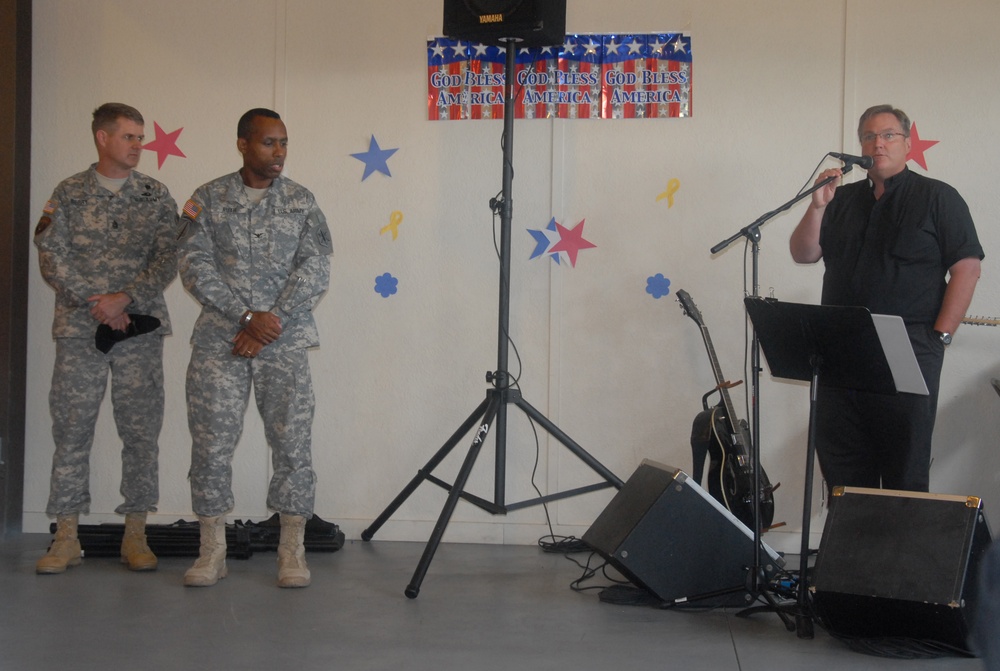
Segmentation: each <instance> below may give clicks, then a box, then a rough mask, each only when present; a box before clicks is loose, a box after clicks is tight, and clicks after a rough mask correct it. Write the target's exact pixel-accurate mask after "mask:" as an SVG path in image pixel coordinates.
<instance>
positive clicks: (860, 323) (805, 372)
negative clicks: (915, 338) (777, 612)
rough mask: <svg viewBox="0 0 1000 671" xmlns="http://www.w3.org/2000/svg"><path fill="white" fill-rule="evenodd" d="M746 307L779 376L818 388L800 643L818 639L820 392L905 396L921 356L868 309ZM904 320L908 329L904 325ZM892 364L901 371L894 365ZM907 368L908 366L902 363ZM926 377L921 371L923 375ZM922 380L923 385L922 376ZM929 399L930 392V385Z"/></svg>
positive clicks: (760, 302) (812, 415) (767, 302)
mask: <svg viewBox="0 0 1000 671" xmlns="http://www.w3.org/2000/svg"><path fill="white" fill-rule="evenodd" d="M743 302H744V304H745V305H746V309H747V314H748V315H749V316H750V321H751V322H752V323H753V327H754V330H755V331H756V333H757V335H758V337H759V339H760V345H761V349H762V350H763V352H764V358H765V359H766V360H767V364H768V366H769V367H770V369H771V375H773V376H774V377H780V378H786V379H790V380H808V381H809V383H810V384H809V437H808V441H807V449H806V472H805V493H804V497H803V503H802V545H801V550H800V556H801V560H800V561H801V566H800V569H799V584H798V594H797V596H798V609H797V610H798V612H797V613H796V616H795V625H796V626H795V629H796V632H797V634H798V636H799V638H812V636H813V626H812V624H813V623H812V613H811V609H810V608H809V603H808V565H809V521H810V517H811V516H812V490H813V461H814V459H815V455H816V390H817V387H818V386H819V384H820V378H821V377H822V382H823V384H824V385H826V386H831V387H843V388H847V389H857V390H859V391H870V392H876V393H883V394H894V393H896V392H897V377H896V376H897V375H899V376H900V378H902V377H903V375H904V374H905V373H910V374H912V373H913V370H912V367H913V366H916V365H917V364H916V357H915V356H914V355H913V348H912V346H911V345H910V341H909V339H908V338H907V337H906V331H905V329H901V328H900V329H897V330H896V331H895V332H893V333H891V334H888V333H885V332H882V333H880V332H879V330H878V329H877V328H876V325H875V321H874V320H873V317H872V314H871V313H870V312H869V311H868V309H867V308H863V307H846V306H836V305H804V304H801V303H782V302H780V301H777V300H774V299H772V298H757V297H753V296H748V297H746V298H744V299H743ZM899 321H900V324H899V326H900V327H902V323H901V322H902V320H899ZM907 350H908V352H907ZM900 353H901V354H902V356H899V355H900ZM887 354H888V356H887ZM907 354H908V356H907ZM890 359H891V360H892V361H893V366H890ZM900 361H903V362H904V363H898V362H900ZM894 366H901V367H906V368H908V369H905V370H901V369H896V368H894ZM919 370H920V369H919V367H917V368H916V372H918V373H919ZM920 379H921V381H922V377H921V378H920ZM907 391H909V389H907ZM914 391H916V390H914ZM916 393H920V392H919V391H916ZM923 393H924V394H926V393H927V391H926V386H925V387H924V390H923Z"/></svg>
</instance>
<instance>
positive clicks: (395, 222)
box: [378, 210, 403, 240]
mask: <svg viewBox="0 0 1000 671" xmlns="http://www.w3.org/2000/svg"><path fill="white" fill-rule="evenodd" d="M401 223H403V213H402V212H400V211H399V210H394V211H393V213H392V214H390V215H389V223H388V224H386V225H385V226H383V227H382V228H381V230H379V232H378V234H379V235H382V234H383V233H385V232H386V231H392V239H393V240H395V239H396V238H397V237H399V225H400V224H401Z"/></svg>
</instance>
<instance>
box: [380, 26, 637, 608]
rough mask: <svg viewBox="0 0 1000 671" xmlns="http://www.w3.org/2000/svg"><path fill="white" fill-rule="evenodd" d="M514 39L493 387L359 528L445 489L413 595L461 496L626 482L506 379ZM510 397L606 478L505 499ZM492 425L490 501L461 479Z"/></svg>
mask: <svg viewBox="0 0 1000 671" xmlns="http://www.w3.org/2000/svg"><path fill="white" fill-rule="evenodd" d="M517 41H518V40H514V39H502V40H501V43H506V44H505V46H506V69H505V71H504V74H505V77H504V119H503V142H502V146H503V189H502V192H501V193H502V196H501V197H500V198H499V199H495V200H494V201H492V202H491V208H492V209H494V211H496V208H495V207H494V205H495V204H496V205H498V206H499V209H500V222H501V225H500V305H499V319H498V322H499V325H498V338H497V340H498V345H497V370H496V371H494V372H490V373H487V376H486V379H487V381H488V382H490V383H492V384H493V388H492V389H489V390H487V392H486V398H485V399H484V400H483V402H482V403H480V404H479V406H478V407H477V408H476V409H475V410H474V411H473V412H472V414H470V415H469V417H468V418H467V419H466V420H465V422H464V423H463V424H462V425H461V426H460V427H459V428H458V430H457V431H455V433H454V434H452V436H451V437H450V438H449V439H448V440H447V441H446V442H445V443H444V445H442V446H441V448H440V449H439V450H438V451H437V452H436V453H435V454H434V456H432V457H431V458H430V460H429V461H428V462H427V463H426V464H425V465H424V467H423V468H422V469H420V470H419V471H417V475H416V476H414V477H413V479H412V480H410V482H409V484H407V485H406V487H404V488H403V490H402V491H401V492H400V493H399V494H398V495H397V496H396V498H395V499H393V500H392V502H391V503H390V504H389V505H388V507H386V509H385V510H384V511H383V512H382V514H381V515H379V516H378V518H377V519H376V520H375V521H374V522H372V524H371V526H369V527H368V528H367V529H365V530H364V531H363V532H362V533H361V538H362V540H365V541H370V540H371V539H372V537H373V536H374V535H375V532H376V531H378V529H379V528H380V527H381V526H382V525H383V524H384V523H385V522H386V521H387V520H388V519H389V518H390V517H391V516H392V514H393V513H394V512H395V511H396V510H397V509H398V508H399V506H401V505H402V504H403V502H404V501H406V499H407V498H409V496H410V494H412V493H413V492H414V491H416V489H417V487H419V486H420V484H421V483H423V482H424V481H425V480H426V481H430V482H432V483H434V484H436V485H438V486H440V487H442V488H444V489H446V490H448V498H447V500H446V501H445V504H444V508H443V509H442V510H441V514H440V516H439V517H438V520H437V523H436V524H435V525H434V529H433V531H432V533H431V536H430V539H429V540H428V541H427V545H426V546H425V548H424V553H423V555H422V556H421V558H420V562H419V563H418V564H417V568H416V570H415V571H414V573H413V578H412V580H410V583H409V585H407V587H406V590H405V591H404V593H405V594H406V596H407V597H409V598H411V599H414V598H416V597H417V594H419V592H420V585H421V583H422V582H423V579H424V576H425V575H426V573H427V569H428V568H429V567H430V563H431V560H432V559H433V558H434V553H435V552H436V551H437V548H438V545H439V544H440V542H441V538H442V536H444V532H445V529H446V527H447V526H448V522H449V521H450V520H451V516H452V513H454V511H455V507H456V506H457V505H458V500H459V499H464V500H466V501H468V502H470V503H473V504H474V505H476V506H478V507H479V508H482V509H483V510H485V511H487V512H489V513H491V514H494V515H503V514H506V513H507V512H508V511H511V510H516V509H520V508H525V507H527V506H531V505H537V504H544V503H547V502H549V501H556V500H558V499H563V498H567V497H570V496H575V495H577V494H584V493H587V492H593V491H596V490H599V489H604V488H606V487H616V488H618V489H621V488H622V487H623V486H624V485H625V483H624V482H622V480H621V479H619V478H618V477H617V476H615V474H614V473H612V472H611V471H609V470H608V469H607V468H605V467H604V466H603V465H601V463H600V462H599V461H597V459H595V458H594V457H592V456H591V455H590V454H588V453H587V452H586V451H585V450H584V449H583V448H582V447H580V446H579V445H577V444H576V443H575V442H573V440H572V439H571V438H570V437H569V436H567V435H566V434H565V433H563V432H562V431H560V430H559V428H558V427H557V426H556V425H555V424H553V423H552V422H551V421H549V420H548V419H547V418H546V417H545V416H544V415H542V413H540V412H539V411H538V410H536V409H535V408H533V407H532V406H531V404H529V403H528V402H527V401H525V400H524V398H523V397H522V396H521V392H520V391H518V390H517V389H514V388H513V387H512V386H511V385H510V384H509V382H508V378H509V375H508V371H507V359H508V348H509V346H510V344H509V337H508V335H507V334H508V326H509V322H510V283H509V278H510V244H511V242H510V241H511V210H512V206H511V202H512V201H511V184H512V181H513V177H514V163H513V158H512V157H513V144H514V142H513V137H514V98H515V94H514V77H513V73H514V65H515V55H516V52H517V49H516V48H515V46H514V44H515V42H517ZM497 201H499V202H497ZM510 403H513V404H514V405H516V406H517V407H518V408H520V409H521V410H522V411H524V413H525V414H526V415H528V417H530V418H531V419H532V420H534V421H535V422H537V423H538V424H540V425H541V426H542V427H543V428H544V429H545V430H546V431H548V433H549V434H551V435H552V436H553V437H555V438H556V439H557V440H558V441H559V442H560V443H562V444H563V445H565V446H566V447H567V448H569V450H570V451H571V452H572V453H573V454H575V455H576V456H577V457H579V458H580V459H581V460H582V461H583V462H584V463H586V464H587V465H588V466H590V468H592V469H593V470H594V471H596V472H597V473H598V474H599V475H600V476H601V477H602V478H603V480H604V481H603V482H599V483H596V484H593V485H588V486H584V487H579V488H576V489H573V490H569V491H565V492H560V493H557V494H550V495H548V496H540V497H538V498H535V499H531V500H527V501H522V502H520V503H515V504H510V505H507V504H506V503H505V502H504V495H505V489H506V482H505V475H506V438H507V405H508V404H510ZM477 424H478V427H479V428H478V429H477V430H476V433H475V437H474V439H473V441H472V445H471V446H470V447H469V451H468V453H467V454H466V457H465V460H464V461H463V463H462V467H461V469H460V470H459V472H458V475H457V476H456V477H455V481H454V483H453V484H451V485H449V484H448V483H447V482H444V481H443V480H441V479H439V478H437V477H436V476H434V475H433V471H434V469H435V468H436V467H437V466H438V464H440V463H441V461H442V460H443V459H444V458H445V457H446V456H447V455H448V454H449V453H450V452H451V451H452V449H454V447H455V446H456V445H457V444H458V442H459V441H460V440H461V439H462V437H463V436H465V435H466V434H468V433H469V432H470V431H472V429H473V428H474V427H475V426H476V425H477ZM491 428H495V429H496V455H495V469H494V499H493V501H492V502H491V501H487V500H485V499H483V498H480V497H477V496H473V495H471V494H468V493H466V492H465V485H466V483H467V481H468V479H469V475H470V474H471V473H472V468H473V466H474V465H475V462H476V458H477V457H478V456H479V452H480V450H481V449H482V446H483V442H484V441H485V440H486V436H487V435H488V434H489V431H490V429H491Z"/></svg>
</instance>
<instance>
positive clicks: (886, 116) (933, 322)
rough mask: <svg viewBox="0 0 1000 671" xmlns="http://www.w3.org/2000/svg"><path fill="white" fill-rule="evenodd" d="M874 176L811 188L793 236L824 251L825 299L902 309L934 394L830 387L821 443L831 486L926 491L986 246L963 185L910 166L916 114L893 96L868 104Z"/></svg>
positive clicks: (886, 310) (801, 246)
mask: <svg viewBox="0 0 1000 671" xmlns="http://www.w3.org/2000/svg"><path fill="white" fill-rule="evenodd" d="M858 138H859V139H860V141H861V148H862V153H863V154H864V155H866V156H871V157H872V160H873V163H872V167H871V168H869V170H868V179H867V180H862V181H859V182H855V183H853V184H848V185H844V186H840V179H839V177H840V176H841V175H842V174H843V173H842V171H841V170H840V169H839V168H838V169H831V170H827V171H825V172H823V173H821V174H820V176H819V178H818V179H817V182H819V181H822V180H824V179H826V178H827V177H830V176H836V177H837V178H838V179H835V180H834V181H832V182H831V183H830V184H828V185H826V186H824V187H823V188H821V189H819V190H818V191H816V192H814V193H813V195H812V202H811V203H810V205H809V207H808V209H807V210H806V213H805V215H804V216H803V217H802V220H801V221H800V222H799V224H798V226H797V227H796V228H795V231H794V232H793V233H792V236H791V240H790V245H789V246H790V249H791V253H792V258H793V259H794V260H795V261H796V262H798V263H815V262H817V261H819V260H820V259H823V262H824V265H825V269H826V270H825V274H824V276H823V299H822V302H823V304H824V305H860V306H864V307H866V308H868V309H869V310H871V311H872V312H873V313H879V314H894V315H899V316H901V317H902V318H903V321H904V322H905V324H906V329H907V332H908V334H909V336H910V342H911V344H912V345H913V350H914V352H915V353H916V356H917V362H918V363H919V364H920V368H921V371H922V372H923V374H924V380H925V382H926V383H927V388H928V390H929V391H930V395H929V396H921V395H915V394H906V393H899V394H877V393H869V392H860V391H854V390H845V389H836V388H832V387H825V386H821V387H820V389H819V390H818V396H817V407H816V432H817V433H816V451H817V456H818V458H819V463H820V469H821V470H822V472H823V477H824V479H825V480H826V483H827V486H828V487H830V488H833V487H836V486H839V485H844V486H851V487H886V488H888V489H902V490H911V491H924V492H926V491H928V489H929V480H930V461H931V459H930V457H931V435H932V433H933V430H934V417H935V414H936V412H937V396H938V388H939V382H940V377H941V364H942V362H943V360H944V351H945V347H946V346H947V345H949V344H950V343H951V339H952V334H953V333H954V332H955V330H956V329H957V328H958V325H959V324H960V323H961V321H962V318H963V317H964V315H965V313H966V310H967V309H968V307H969V303H970V302H971V300H972V294H973V292H974V290H975V288H976V282H977V280H978V279H979V272H980V261H981V259H982V258H983V249H982V247H981V246H980V244H979V238H978V237H977V235H976V228H975V225H974V224H973V222H972V217H971V215H970V214H969V208H968V206H967V205H966V204H965V201H964V200H963V199H962V197H961V196H960V195H959V194H958V192H957V191H956V190H955V189H954V188H952V187H950V186H948V185H947V184H945V183H944V182H940V181H937V180H933V179H930V178H927V177H924V176H922V175H918V174H916V173H913V172H910V170H909V169H908V168H907V167H906V160H907V159H906V157H907V155H908V153H909V151H910V120H909V118H908V117H907V116H906V114H905V113H904V112H903V111H902V110H898V109H894V108H893V107H892V106H891V105H878V106H876V107H871V108H869V109H868V110H867V111H865V113H864V114H862V115H861V120H860V121H859V123H858Z"/></svg>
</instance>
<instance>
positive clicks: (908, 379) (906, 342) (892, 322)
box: [872, 314, 930, 396]
mask: <svg viewBox="0 0 1000 671" xmlns="http://www.w3.org/2000/svg"><path fill="white" fill-rule="evenodd" d="M872 321H873V322H875V331H876V332H877V333H878V339H879V340H880V341H881V342H882V349H883V351H885V359H886V361H888V362H889V370H890V371H891V372H892V379H893V381H895V383H896V391H903V392H906V393H909V394H922V395H923V396H927V395H928V394H929V393H930V392H929V391H928V390H927V383H926V382H925V381H924V374H923V373H922V372H920V366H919V365H918V364H917V356H916V355H915V354H914V353H913V346H912V345H910V337H909V336H908V335H907V334H906V325H905V324H904V323H903V318H902V317H900V316H898V315H876V314H873V315H872Z"/></svg>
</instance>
